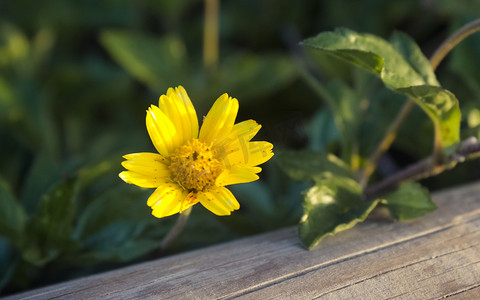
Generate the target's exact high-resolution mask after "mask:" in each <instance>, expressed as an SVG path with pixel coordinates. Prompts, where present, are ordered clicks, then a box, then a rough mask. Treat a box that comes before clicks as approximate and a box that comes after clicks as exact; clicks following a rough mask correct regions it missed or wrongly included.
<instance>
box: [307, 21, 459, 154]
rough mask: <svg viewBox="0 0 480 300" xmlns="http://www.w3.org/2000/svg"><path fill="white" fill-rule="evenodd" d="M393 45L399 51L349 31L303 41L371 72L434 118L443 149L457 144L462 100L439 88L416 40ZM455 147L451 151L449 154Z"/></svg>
mask: <svg viewBox="0 0 480 300" xmlns="http://www.w3.org/2000/svg"><path fill="white" fill-rule="evenodd" d="M393 43H394V45H395V47H396V48H394V47H393V46H392V44H390V43H388V42H387V41H385V40H383V39H382V38H380V37H377V36H374V35H371V34H359V33H356V32H354V31H351V30H348V29H338V30H336V31H334V32H325V33H320V34H319V35H317V36H316V37H313V38H309V39H306V40H304V41H303V42H302V44H303V45H304V46H307V47H310V48H313V49H315V50H318V51H320V52H322V53H325V54H328V55H332V56H334V57H336V58H338V59H341V60H344V61H346V62H349V63H351V64H353V65H356V66H358V67H360V68H362V69H364V70H367V71H369V72H371V73H373V74H375V75H377V76H378V77H380V79H381V80H382V81H383V83H384V84H385V85H386V87H387V88H389V89H391V90H393V91H395V92H398V93H402V94H405V95H408V96H409V97H411V99H412V100H413V101H415V103H416V104H417V105H419V106H420V107H421V108H422V109H423V110H424V111H425V112H426V113H427V115H428V116H429V117H430V118H431V119H432V121H433V123H434V125H435V130H436V138H438V139H440V140H441V143H442V145H443V147H445V148H446V147H450V146H453V145H455V144H457V143H458V142H459V140H460V132H459V129H460V109H459V106H458V100H457V99H456V97H455V96H454V95H453V94H452V93H450V92H449V91H447V90H444V89H442V88H441V87H439V86H437V82H436V80H435V76H434V74H433V71H432V70H431V68H430V69H429V68H428V66H427V64H426V61H425V60H426V59H425V58H424V57H423V56H422V55H421V53H420V50H419V49H418V47H417V46H414V45H413V41H411V40H410V39H409V38H407V37H405V36H402V35H399V34H397V35H395V36H394V37H393ZM397 50H398V51H397ZM399 51H400V52H399ZM413 64H415V66H413ZM452 148H453V147H452ZM452 148H450V150H447V153H446V154H447V155H448V154H449V152H450V151H451V149H452Z"/></svg>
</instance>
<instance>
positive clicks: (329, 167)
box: [275, 150, 353, 180]
mask: <svg viewBox="0 0 480 300" xmlns="http://www.w3.org/2000/svg"><path fill="white" fill-rule="evenodd" d="M275 161H277V162H278V163H279V164H280V167H281V168H282V169H283V170H284V171H285V172H286V173H287V174H288V175H289V176H290V177H292V178H293V179H295V180H310V179H312V178H314V177H315V176H317V175H320V174H323V173H332V174H335V175H337V176H343V177H348V178H352V176H353V174H352V172H351V170H350V169H349V168H348V166H347V165H346V164H345V163H344V162H343V161H342V160H341V159H339V158H338V157H336V156H335V155H333V154H326V153H323V152H316V151H312V150H302V151H278V152H277V153H276V154H275Z"/></svg>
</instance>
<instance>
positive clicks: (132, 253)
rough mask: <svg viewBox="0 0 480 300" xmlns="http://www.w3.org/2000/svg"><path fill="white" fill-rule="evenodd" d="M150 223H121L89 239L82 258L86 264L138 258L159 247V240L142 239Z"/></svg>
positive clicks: (104, 229) (113, 224) (108, 227)
mask: <svg viewBox="0 0 480 300" xmlns="http://www.w3.org/2000/svg"><path fill="white" fill-rule="evenodd" d="M148 223H149V222H145V221H143V222H132V221H119V222H115V223H112V224H110V225H108V226H106V227H105V228H103V229H102V230H100V231H99V232H97V233H96V234H94V235H92V236H90V237H88V238H87V239H86V240H85V242H84V247H85V248H86V249H87V250H88V252H87V254H84V255H83V256H82V258H81V259H82V260H85V262H86V263H94V262H105V261H120V262H126V261H130V260H132V259H135V258H138V257H140V256H142V255H144V254H146V253H148V252H150V251H152V250H153V249H155V248H158V247H159V240H157V239H152V238H146V237H142V235H143V234H144V231H145V229H146V227H147V225H148Z"/></svg>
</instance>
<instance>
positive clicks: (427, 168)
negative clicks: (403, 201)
mask: <svg viewBox="0 0 480 300" xmlns="http://www.w3.org/2000/svg"><path fill="white" fill-rule="evenodd" d="M479 155H480V142H478V140H477V139H476V138H469V139H467V140H464V141H462V142H461V143H460V145H459V147H458V148H457V150H456V151H455V153H453V154H452V155H450V157H449V158H448V160H446V161H445V162H443V163H441V164H438V165H435V166H433V167H432V165H433V161H434V160H435V157H434V155H431V156H429V157H427V158H425V159H423V160H421V161H419V162H417V163H414V164H413V165H410V166H408V167H407V168H405V169H403V170H401V171H399V172H398V173H396V174H394V175H392V176H390V177H387V178H386V179H384V180H382V181H380V182H378V183H377V184H375V185H373V186H371V187H369V188H367V189H366V191H365V196H366V197H367V198H373V197H376V196H379V195H381V194H383V193H386V192H388V191H391V190H392V189H394V188H395V187H397V186H398V185H399V184H400V183H402V182H404V181H410V180H419V179H424V178H428V177H432V176H435V175H438V174H440V173H442V172H443V171H445V170H449V169H451V168H453V167H454V166H456V165H457V163H461V162H464V161H465V160H466V159H471V158H474V157H476V156H479Z"/></svg>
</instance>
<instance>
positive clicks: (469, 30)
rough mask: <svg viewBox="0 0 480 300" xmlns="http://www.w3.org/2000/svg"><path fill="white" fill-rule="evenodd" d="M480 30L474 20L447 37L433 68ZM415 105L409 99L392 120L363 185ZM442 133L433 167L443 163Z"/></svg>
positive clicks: (361, 179) (433, 59) (432, 62)
mask: <svg viewBox="0 0 480 300" xmlns="http://www.w3.org/2000/svg"><path fill="white" fill-rule="evenodd" d="M477 31H480V19H477V20H475V21H472V22H470V23H468V24H467V25H465V26H463V27H462V28H460V29H459V30H457V31H456V32H455V33H454V34H453V35H452V36H450V37H449V38H447V39H446V40H445V41H444V42H443V43H442V44H441V45H440V46H439V47H438V49H437V50H436V51H435V53H434V54H433V55H432V57H431V58H430V65H431V66H432V69H433V70H435V69H436V68H437V67H438V65H439V64H440V62H441V61H442V60H443V59H444V58H445V56H447V54H448V53H450V51H451V50H452V49H453V48H454V47H455V46H456V45H458V44H459V43H460V42H461V41H463V40H464V39H465V38H467V37H468V36H470V35H472V34H473V33H475V32H477ZM413 106H414V102H413V101H412V100H411V99H409V100H408V101H407V102H405V104H404V105H403V107H402V109H401V110H400V112H399V113H398V115H397V116H396V118H395V120H394V121H393V122H392V124H391V125H390V127H389V128H388V129H387V132H386V133H385V135H384V137H383V139H382V140H381V141H380V143H379V144H378V146H377V148H376V149H375V151H374V152H373V154H372V155H371V156H370V158H369V159H368V161H367V163H366V166H365V168H364V169H363V172H362V173H361V174H360V176H359V182H360V183H361V184H362V186H363V187H366V186H367V184H368V180H369V178H370V176H371V175H372V173H373V172H374V171H375V168H376V167H377V164H378V160H379V159H380V158H381V157H382V155H383V154H384V153H385V152H386V151H387V150H388V149H389V148H390V146H391V145H392V143H393V141H394V140H395V138H396V136H397V133H398V130H399V129H400V127H401V125H402V124H403V122H404V121H405V120H406V118H407V116H408V115H409V113H410V111H411V110H412V108H413ZM439 139H440V135H439V134H438V132H435V138H434V145H433V160H432V161H431V163H432V168H433V167H434V166H435V165H436V164H439V163H441V159H442V143H441V142H440V140H439Z"/></svg>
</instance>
